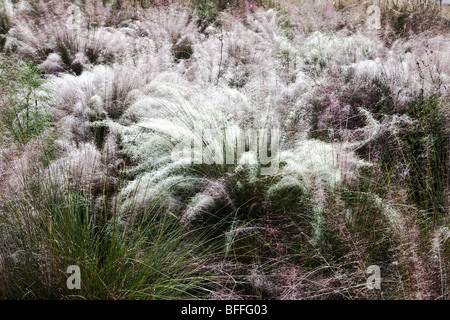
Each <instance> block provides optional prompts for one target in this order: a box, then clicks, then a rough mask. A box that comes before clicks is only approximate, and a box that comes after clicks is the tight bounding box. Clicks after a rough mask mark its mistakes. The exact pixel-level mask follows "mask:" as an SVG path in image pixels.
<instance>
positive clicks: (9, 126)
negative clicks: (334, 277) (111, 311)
mask: <svg viewBox="0 0 450 320" xmlns="http://www.w3.org/2000/svg"><path fill="white" fill-rule="evenodd" d="M0 70H1V73H0V85H1V88H2V89H1V96H2V98H3V100H4V103H3V108H2V110H1V118H2V124H3V125H4V126H6V133H7V135H9V136H10V137H11V138H13V139H14V140H15V141H16V142H19V143H22V144H24V143H26V142H27V141H29V140H30V139H31V138H33V137H35V136H36V135H38V134H39V133H40V132H42V131H43V130H44V129H45V128H46V127H47V126H48V125H49V124H50V122H51V121H52V115H51V114H50V112H48V108H47V107H46V104H47V103H48V102H50V100H51V97H50V94H49V92H48V90H46V89H45V88H43V87H42V84H43V83H44V81H45V79H43V78H42V74H43V71H42V69H41V68H39V67H37V66H36V65H34V64H33V63H31V62H21V61H15V60H14V59H11V58H6V59H4V60H3V61H2V62H1V65H0Z"/></svg>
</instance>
